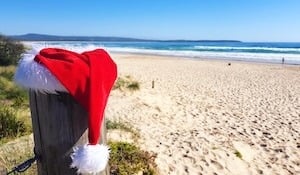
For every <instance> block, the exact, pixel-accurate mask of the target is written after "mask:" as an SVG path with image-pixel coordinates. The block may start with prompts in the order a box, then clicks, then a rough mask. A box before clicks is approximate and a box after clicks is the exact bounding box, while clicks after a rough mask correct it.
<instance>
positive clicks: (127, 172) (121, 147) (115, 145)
mask: <svg viewBox="0 0 300 175" xmlns="http://www.w3.org/2000/svg"><path fill="white" fill-rule="evenodd" d="M109 146H110V149H111V154H110V159H109V164H110V174H112V175H132V174H137V173H139V172H142V174H143V175H153V174H155V171H154V168H152V167H151V165H152V166H153V165H154V159H153V158H155V156H153V155H150V153H148V152H144V151H141V150H140V149H139V148H138V147H137V146H135V145H133V144H130V143H126V142H110V143H109Z"/></svg>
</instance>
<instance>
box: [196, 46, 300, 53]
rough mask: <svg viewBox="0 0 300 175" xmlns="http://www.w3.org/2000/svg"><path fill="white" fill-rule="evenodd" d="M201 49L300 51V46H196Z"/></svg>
mask: <svg viewBox="0 0 300 175" xmlns="http://www.w3.org/2000/svg"><path fill="white" fill-rule="evenodd" d="M193 48H195V49H200V50H224V51H225V50H246V51H251V50H253V51H274V52H299V53H300V48H277V47H228V46H194V47H193Z"/></svg>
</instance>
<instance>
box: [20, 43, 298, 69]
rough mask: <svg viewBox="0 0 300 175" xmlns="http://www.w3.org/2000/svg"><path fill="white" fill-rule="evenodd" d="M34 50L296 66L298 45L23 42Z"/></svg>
mask: <svg viewBox="0 0 300 175" xmlns="http://www.w3.org/2000/svg"><path fill="white" fill-rule="evenodd" d="M26 44H28V45H30V46H32V47H34V48H37V49H38V48H42V47H61V48H66V49H71V50H75V51H84V50H90V49H94V48H97V47H102V48H105V49H107V50H108V51H110V52H122V53H140V54H155V55H168V56H182V57H191V58H197V59H201V58H206V59H226V60H241V61H255V62H272V63H281V61H282V58H284V60H285V63H286V64H300V43H275V42H272V43H270V42H259V43H257V42H182V41H181V42H164V41H162V42H92V41H91V42H88V41H47V42H26Z"/></svg>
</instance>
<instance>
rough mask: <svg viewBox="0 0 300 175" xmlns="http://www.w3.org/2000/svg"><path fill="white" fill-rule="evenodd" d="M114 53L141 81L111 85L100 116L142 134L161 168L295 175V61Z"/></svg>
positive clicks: (298, 84) (299, 131)
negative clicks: (129, 87)
mask: <svg viewBox="0 0 300 175" xmlns="http://www.w3.org/2000/svg"><path fill="white" fill-rule="evenodd" d="M112 57H113V59H114V60H115V61H116V63H117V65H118V70H119V76H121V77H122V76H127V75H129V76H131V77H132V78H133V79H135V80H137V81H138V82H139V83H140V86H141V87H140V90H139V91H136V92H120V91H113V92H112V94H111V97H110V99H109V101H108V105H107V109H106V117H107V118H108V119H110V120H115V121H122V122H126V123H129V124H130V125H132V126H133V128H135V129H136V130H137V131H138V132H139V133H140V135H141V138H140V140H139V145H140V146H141V147H142V149H144V150H146V151H151V152H154V153H157V158H156V160H155V162H156V163H157V165H158V169H159V171H160V173H161V174H162V175H167V174H178V175H181V174H191V175H200V174H203V175H217V174H218V175H226V174H228V175H248V174H266V175H277V174H278V175H285V174H300V66H289V65H281V64H262V63H244V62H232V61H209V60H201V59H200V60H199V59H198V60H193V59H185V58H176V57H162V56H151V55H132V54H116V53H113V54H112ZM229 62H231V65H230V66H229V65H228V63H229ZM152 81H154V88H152Z"/></svg>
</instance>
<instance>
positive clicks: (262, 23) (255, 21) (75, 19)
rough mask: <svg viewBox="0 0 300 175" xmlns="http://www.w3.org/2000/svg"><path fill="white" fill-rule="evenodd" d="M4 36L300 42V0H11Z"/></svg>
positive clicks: (1, 28)
mask: <svg viewBox="0 0 300 175" xmlns="http://www.w3.org/2000/svg"><path fill="white" fill-rule="evenodd" d="M0 33H2V34H5V35H15V34H25V33H42V34H53V35H83V36H121V37H135V38H146V39H236V40H242V41H279V42H281V41H292V42H297V41H298V42H300V0H86V1H83V0H69V1H68V0H51V1H50V0H48V1H46V0H44V1H42V0H26V1H25V0H6V1H1V6H0Z"/></svg>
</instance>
